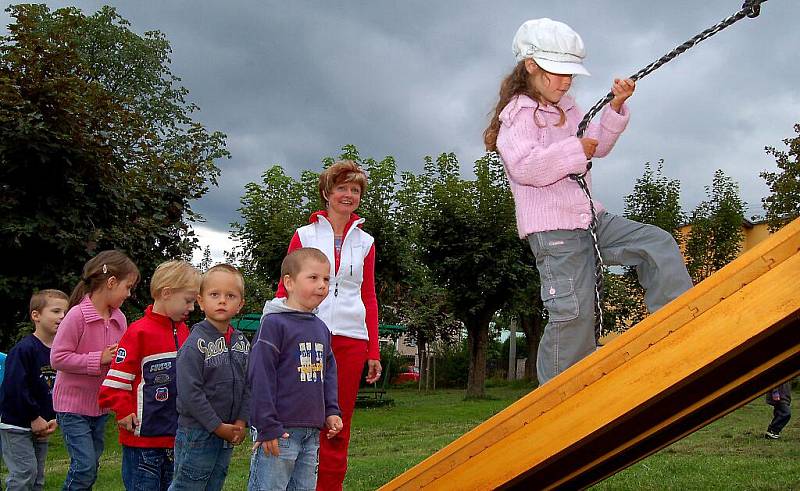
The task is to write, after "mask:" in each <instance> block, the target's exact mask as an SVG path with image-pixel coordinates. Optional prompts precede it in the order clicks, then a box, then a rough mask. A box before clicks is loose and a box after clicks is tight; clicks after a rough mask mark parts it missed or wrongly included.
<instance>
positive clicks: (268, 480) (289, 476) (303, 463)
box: [247, 428, 319, 491]
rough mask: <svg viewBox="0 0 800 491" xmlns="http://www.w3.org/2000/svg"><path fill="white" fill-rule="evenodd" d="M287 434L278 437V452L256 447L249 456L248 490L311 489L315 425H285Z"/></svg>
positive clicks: (315, 452) (313, 486) (316, 456)
mask: <svg viewBox="0 0 800 491" xmlns="http://www.w3.org/2000/svg"><path fill="white" fill-rule="evenodd" d="M286 433H288V434H289V438H279V439H278V448H279V449H280V455H279V456H277V457H274V456H272V455H268V454H267V453H265V452H264V450H263V448H261V447H259V448H257V449H256V450H255V451H254V452H253V455H252V457H251V458H250V482H249V483H248V484H247V489H248V490H249V491H272V490H279V489H280V490H284V489H286V490H294V491H314V490H315V489H316V487H317V467H318V465H319V428H286Z"/></svg>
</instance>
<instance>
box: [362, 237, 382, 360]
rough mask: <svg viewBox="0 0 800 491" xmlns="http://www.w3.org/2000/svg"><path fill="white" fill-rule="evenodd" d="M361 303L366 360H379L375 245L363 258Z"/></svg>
mask: <svg viewBox="0 0 800 491" xmlns="http://www.w3.org/2000/svg"><path fill="white" fill-rule="evenodd" d="M361 301H362V302H364V309H365V310H366V311H367V334H368V335H369V342H368V344H367V358H368V359H370V360H380V359H381V351H380V348H379V347H378V296H377V295H376V294H375V244H372V247H370V249H369V252H368V253H367V257H365V258H364V280H363V281H362V282H361Z"/></svg>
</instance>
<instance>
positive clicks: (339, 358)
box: [317, 336, 367, 491]
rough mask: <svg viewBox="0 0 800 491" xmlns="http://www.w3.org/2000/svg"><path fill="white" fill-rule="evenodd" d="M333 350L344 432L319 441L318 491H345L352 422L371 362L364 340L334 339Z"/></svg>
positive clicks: (323, 433) (321, 438)
mask: <svg viewBox="0 0 800 491" xmlns="http://www.w3.org/2000/svg"><path fill="white" fill-rule="evenodd" d="M331 346H332V348H333V356H334V358H336V374H337V377H336V381H337V383H338V384H339V409H340V410H341V411H342V423H343V424H344V426H343V428H342V431H340V432H339V434H338V435H336V437H335V438H331V439H330V440H329V439H328V438H327V436H326V435H327V430H322V432H321V434H320V437H319V474H318V476H317V490H318V491H341V489H342V482H343V481H344V476H345V474H346V473H347V447H348V446H349V445H350V421H352V419H353V410H354V409H355V407H356V396H357V395H358V384H359V381H360V379H361V372H362V370H363V369H364V363H365V362H366V361H367V342H366V341H365V340H363V339H353V338H346V337H343V336H332V340H331Z"/></svg>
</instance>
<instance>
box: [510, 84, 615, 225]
mask: <svg viewBox="0 0 800 491" xmlns="http://www.w3.org/2000/svg"><path fill="white" fill-rule="evenodd" d="M558 105H559V106H560V107H561V109H562V110H564V112H565V113H566V115H567V121H566V123H565V124H564V125H563V126H561V127H558V126H556V124H557V123H558V121H559V117H560V115H559V112H558V110H557V109H556V108H555V107H553V106H541V107H539V104H538V103H537V102H536V101H534V100H533V99H531V98H530V97H528V96H526V95H519V96H516V97H514V98H513V99H511V101H510V102H509V103H508V105H507V106H506V107H505V108H504V109H503V111H502V112H501V113H500V123H501V124H500V131H499V133H498V135H497V150H498V152H499V153H500V156H501V157H502V158H503V163H504V165H505V169H506V175H507V176H508V180H509V182H510V184H511V193H512V194H513V195H514V203H515V205H516V215H517V231H518V232H519V236H520V237H522V238H524V237H526V236H527V235H529V234H531V233H533V232H542V231H546V230H573V229H586V228H588V227H589V223H590V222H591V215H590V210H589V202H588V200H587V199H586V196H585V195H584V194H583V191H581V189H580V187H579V186H578V184H577V183H576V182H575V181H574V180H572V179H570V178H569V174H577V173H582V172H584V171H585V170H586V155H585V154H584V153H583V147H582V146H581V143H580V141H579V140H578V138H577V137H576V136H575V133H576V132H577V129H578V123H580V121H581V118H583V113H581V111H580V110H579V109H578V107H577V106H576V105H575V101H574V99H572V97H570V96H568V95H565V96H564V97H562V98H561V101H560V102H559V103H558ZM537 107H538V110H536V111H535V117H536V121H534V110H535V109H536V108H537ZM621 112H622V114H618V113H617V112H615V111H614V110H613V109H611V108H610V107H608V106H606V108H605V110H604V111H603V113H602V115H601V117H600V122H599V123H590V124H589V127H588V128H587V131H586V134H585V136H586V137H589V138H595V139H597V140H598V145H597V151H596V152H595V154H594V157H595V158H596V157H604V156H606V155H607V154H608V153H609V152H610V151H611V149H612V148H613V146H614V143H616V141H617V138H618V137H619V135H620V133H622V131H623V130H624V129H625V126H626V125H627V124H628V119H629V116H630V114H629V112H628V108H627V106H625V105H623V106H622V109H621ZM537 121H538V123H539V124H540V125H541V124H542V123H545V125H544V126H543V127H540V126H537V124H536V122H537ZM586 182H587V183H588V185H589V189H590V190H591V183H592V179H591V172H590V173H589V174H588V175H587V176H586ZM595 209H596V210H597V212H598V213H599V212H600V211H602V210H603V206H602V204H600V203H599V202H597V201H595Z"/></svg>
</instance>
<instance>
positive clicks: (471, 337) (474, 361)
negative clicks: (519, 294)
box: [465, 313, 492, 397]
mask: <svg viewBox="0 0 800 491" xmlns="http://www.w3.org/2000/svg"><path fill="white" fill-rule="evenodd" d="M491 316H492V313H488V314H486V313H479V314H477V315H475V316H470V317H469V318H468V319H467V322H465V325H466V328H467V351H468V352H469V374H468V375H467V397H484V396H485V395H486V387H485V385H486V348H487V347H488V346H489V320H490V319H491Z"/></svg>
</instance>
